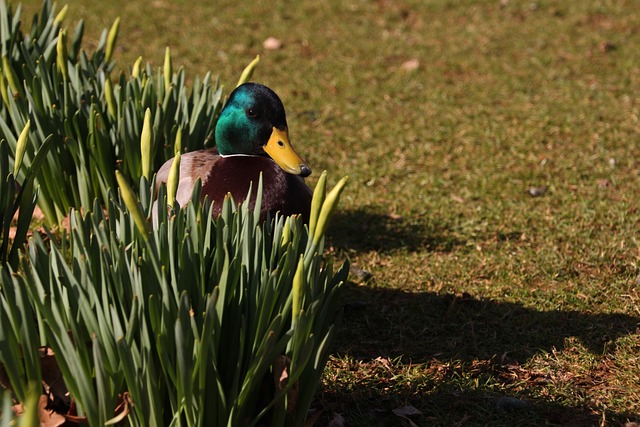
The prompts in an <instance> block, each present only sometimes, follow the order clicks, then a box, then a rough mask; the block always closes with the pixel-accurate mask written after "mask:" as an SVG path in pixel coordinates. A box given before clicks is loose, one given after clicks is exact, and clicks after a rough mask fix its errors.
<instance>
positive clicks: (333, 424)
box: [327, 412, 344, 427]
mask: <svg viewBox="0 0 640 427" xmlns="http://www.w3.org/2000/svg"><path fill="white" fill-rule="evenodd" d="M327 427H344V417H343V416H342V415H341V414H337V413H335V412H334V414H333V418H332V419H331V421H329V424H327Z"/></svg>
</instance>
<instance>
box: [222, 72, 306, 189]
mask: <svg viewBox="0 0 640 427" xmlns="http://www.w3.org/2000/svg"><path fill="white" fill-rule="evenodd" d="M216 146H217V147H218V152H219V153H220V154H221V155H222V156H229V155H234V154H245V155H260V156H265V155H268V156H270V157H271V158H272V159H273V160H275V162H276V163H277V164H278V165H279V166H280V167H281V168H282V169H283V170H284V171H285V172H288V173H291V174H294V175H301V176H303V177H305V176H309V175H310V174H311V169H309V167H308V166H307V165H306V164H305V163H304V161H303V160H302V158H301V157H300V156H299V155H298V154H297V153H296V152H295V150H294V149H293V146H292V145H291V142H290V141H289V130H288V128H287V117H286V115H285V112H284V106H283V105H282V101H280V98H278V95H276V93H275V92H274V91H272V90H271V89H269V88H268V87H266V86H264V85H261V84H258V83H245V84H243V85H240V86H238V87H237V88H236V89H235V90H234V91H233V92H231V95H230V96H229V100H228V101H227V103H226V105H225V106H224V108H223V109H222V112H221V113H220V117H219V118H218V123H217V124H216Z"/></svg>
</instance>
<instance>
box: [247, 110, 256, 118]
mask: <svg viewBox="0 0 640 427" xmlns="http://www.w3.org/2000/svg"><path fill="white" fill-rule="evenodd" d="M247 116H248V117H252V118H253V117H257V116H258V113H256V110H254V109H253V108H247Z"/></svg>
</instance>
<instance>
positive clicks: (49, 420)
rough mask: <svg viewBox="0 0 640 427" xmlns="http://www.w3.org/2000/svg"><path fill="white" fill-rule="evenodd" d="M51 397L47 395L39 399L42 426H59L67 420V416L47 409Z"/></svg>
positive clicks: (39, 414) (39, 415)
mask: <svg viewBox="0 0 640 427" xmlns="http://www.w3.org/2000/svg"><path fill="white" fill-rule="evenodd" d="M48 404H49V398H48V397H47V396H45V395H42V396H40V400H38V417H39V418H40V427H59V426H62V425H64V423H66V422H67V420H66V419H65V417H64V416H63V415H61V414H58V413H57V412H53V411H52V410H50V409H47V406H48Z"/></svg>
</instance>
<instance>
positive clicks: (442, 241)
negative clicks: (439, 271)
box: [328, 208, 462, 252]
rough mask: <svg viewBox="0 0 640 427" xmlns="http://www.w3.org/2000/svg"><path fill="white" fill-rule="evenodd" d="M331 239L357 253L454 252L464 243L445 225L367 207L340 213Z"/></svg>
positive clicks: (336, 244) (335, 221)
mask: <svg viewBox="0 0 640 427" xmlns="http://www.w3.org/2000/svg"><path fill="white" fill-rule="evenodd" d="M328 238H329V241H331V243H332V244H333V245H334V246H337V247H339V248H346V249H349V250H353V251H357V252H367V251H373V250H375V251H378V252H389V251H392V250H394V249H407V250H418V249H422V250H440V251H450V250H452V249H453V248H454V247H456V246H459V245H461V244H462V242H460V241H459V240H458V239H456V238H455V237H454V236H453V232H452V230H450V229H449V228H448V227H447V226H445V225H443V224H436V223H433V222H430V221H428V220H423V219H419V218H418V219H416V218H405V217H395V216H392V215H388V214H385V213H380V212H371V211H370V210H369V209H365V208H361V209H356V210H351V211H338V212H336V215H335V216H334V218H333V219H332V220H331V227H330V228H329V232H328Z"/></svg>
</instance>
